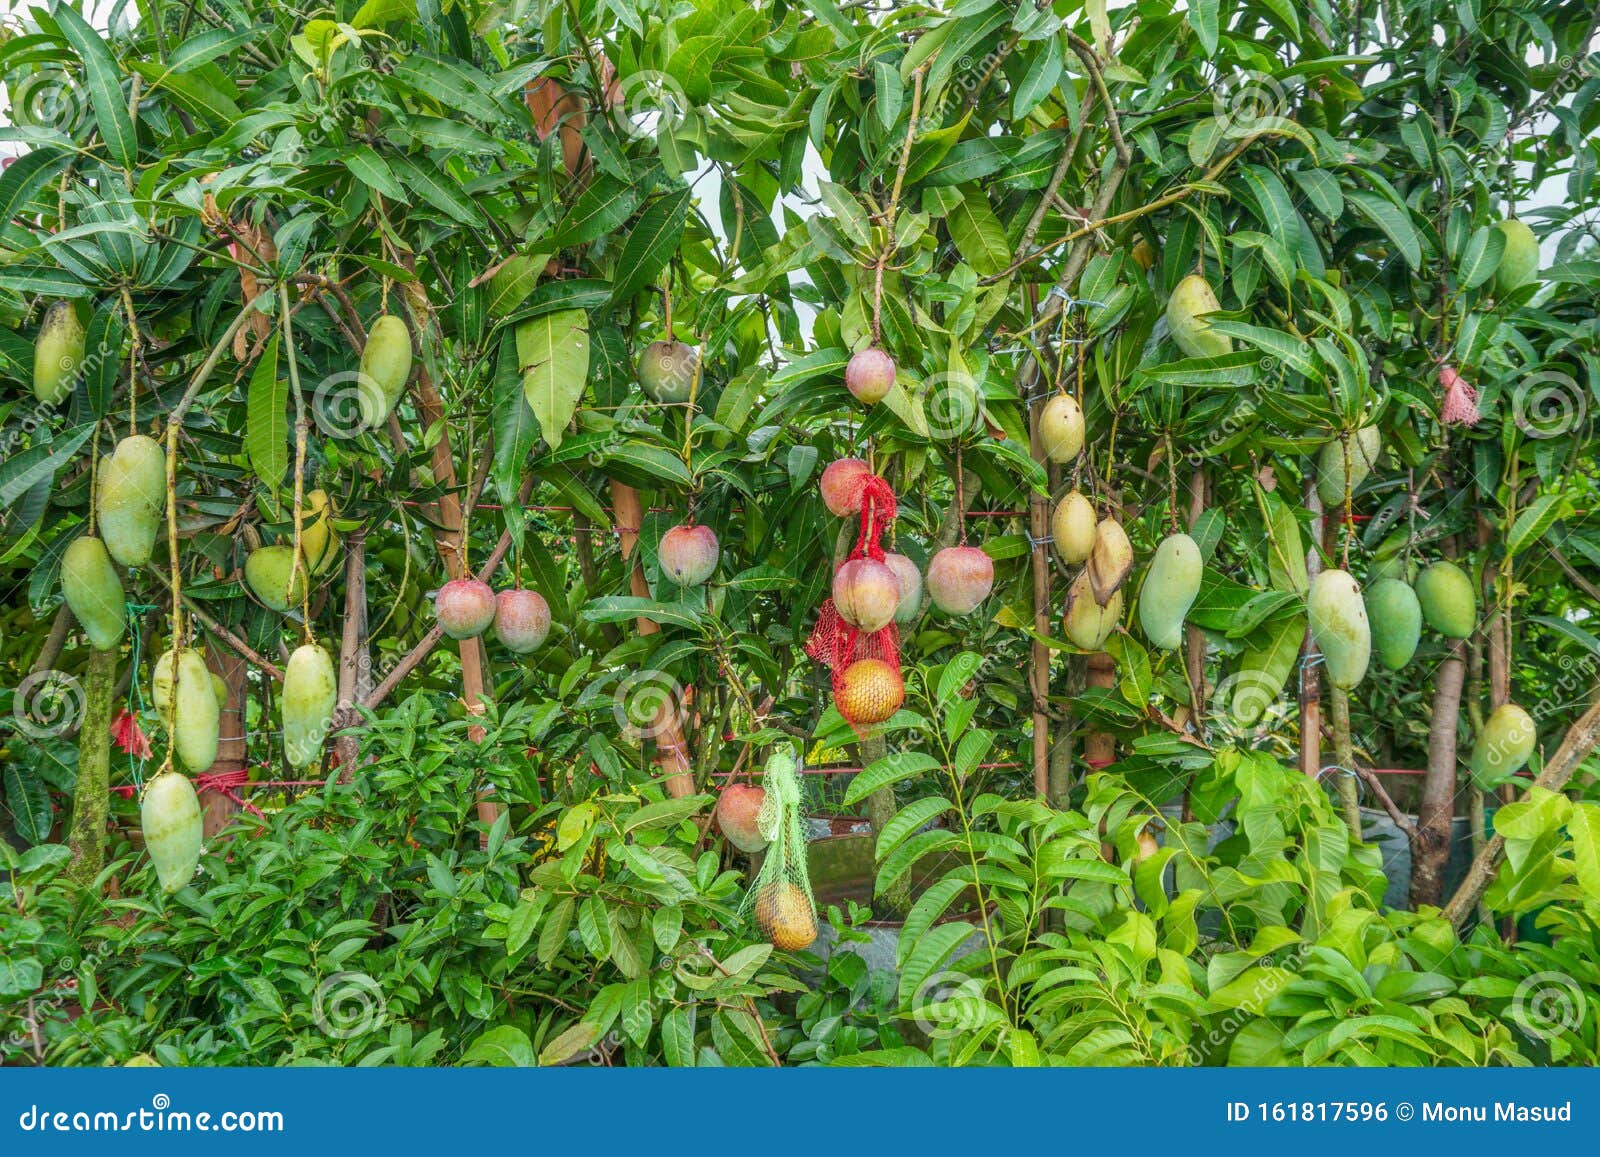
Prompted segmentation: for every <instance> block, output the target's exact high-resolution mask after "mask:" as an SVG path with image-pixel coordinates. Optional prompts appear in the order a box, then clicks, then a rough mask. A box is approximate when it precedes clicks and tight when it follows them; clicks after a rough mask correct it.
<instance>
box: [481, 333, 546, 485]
mask: <svg viewBox="0 0 1600 1157" xmlns="http://www.w3.org/2000/svg"><path fill="white" fill-rule="evenodd" d="M528 324H532V323H531V322H530V323H528ZM492 405H493V412H492V418H493V422H494V484H495V489H496V490H497V491H499V494H500V500H501V502H502V503H506V504H512V503H515V501H516V495H517V490H518V486H519V484H520V482H521V480H522V472H523V471H524V470H526V469H527V466H528V460H529V459H530V458H531V457H532V456H533V452H534V449H535V448H536V447H537V445H538V441H539V428H538V425H537V424H536V419H535V418H534V416H533V410H532V408H531V407H530V406H529V405H528V399H527V395H526V394H525V393H524V391H523V387H522V374H521V372H520V371H519V370H518V368H517V343H516V337H515V335H514V334H507V335H506V336H505V337H504V338H503V339H502V340H501V342H500V356H499V357H498V358H497V359H496V360H495V373H494V397H493V399H492ZM520 513H521V512H520V510H519V511H518V514H520Z"/></svg>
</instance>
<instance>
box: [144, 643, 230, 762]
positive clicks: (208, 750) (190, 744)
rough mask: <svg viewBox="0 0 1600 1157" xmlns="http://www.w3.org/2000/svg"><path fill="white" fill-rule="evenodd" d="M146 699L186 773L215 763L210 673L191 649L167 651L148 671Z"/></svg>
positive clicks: (215, 710)
mask: <svg viewBox="0 0 1600 1157" xmlns="http://www.w3.org/2000/svg"><path fill="white" fill-rule="evenodd" d="M150 682H151V686H150V698H151V701H152V702H153V703H154V704H155V708H156V715H157V716H158V717H159V718H160V720H161V723H162V725H163V726H164V727H165V728H166V729H167V731H168V733H169V734H170V735H171V736H172V749H173V751H174V752H176V753H177V756H178V759H179V760H181V761H182V763H183V765H184V766H185V767H187V768H188V769H189V770H190V771H205V770H207V769H208V768H210V766H211V765H212V764H213V763H215V762H216V759H217V744H218V742H219V739H220V734H221V732H220V727H219V721H220V717H221V708H219V707H218V706H217V692H216V688H215V686H214V685H213V684H212V682H211V670H210V668H208V667H207V666H206V661H205V659H204V657H202V656H201V654H200V652H199V651H197V650H195V649H194V648H193V647H185V648H184V649H183V650H182V651H180V652H178V654H177V660H176V671H174V660H173V652H171V651H167V652H165V653H163V654H162V655H161V657H160V658H158V659H157V660H156V662H155V666H154V668H153V669H152V671H151V680H150Z"/></svg>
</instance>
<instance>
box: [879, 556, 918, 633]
mask: <svg viewBox="0 0 1600 1157" xmlns="http://www.w3.org/2000/svg"><path fill="white" fill-rule="evenodd" d="M883 563H884V565H885V566H887V567H888V568H889V569H890V570H892V571H894V577H895V579H896V580H897V581H898V582H899V583H900V602H899V603H898V604H897V605H896V606H895V609H894V621H895V622H897V623H900V624H902V625H904V624H906V623H909V622H911V621H912V620H913V619H915V618H916V617H917V612H918V611H919V610H921V609H922V572H921V571H920V570H918V569H917V564H916V563H914V562H912V561H911V560H910V559H909V558H907V557H906V556H905V555H903V554H896V553H894V551H892V550H891V551H887V552H885V554H884V556H883Z"/></svg>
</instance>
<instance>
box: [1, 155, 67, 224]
mask: <svg viewBox="0 0 1600 1157" xmlns="http://www.w3.org/2000/svg"><path fill="white" fill-rule="evenodd" d="M71 159H72V154H71V153H69V152H67V151H65V150H64V149H58V148H56V147H54V146H53V145H41V146H40V147H38V148H36V149H34V150H33V151H31V152H27V153H24V154H23V155H22V156H20V157H18V158H17V159H16V160H14V161H13V162H11V164H10V165H9V166H8V167H7V168H6V169H4V170H0V222H4V221H9V220H11V218H13V217H15V216H16V215H17V214H18V212H20V211H21V209H22V207H23V206H24V205H26V204H27V203H28V202H29V201H31V200H33V198H34V196H35V195H36V194H37V193H38V192H39V190H40V189H43V188H44V187H45V185H47V184H49V183H50V181H51V179H52V178H54V177H55V175H56V174H57V173H59V172H60V171H61V169H62V167H63V166H64V165H66V163H67V162H68V161H69V160H71Z"/></svg>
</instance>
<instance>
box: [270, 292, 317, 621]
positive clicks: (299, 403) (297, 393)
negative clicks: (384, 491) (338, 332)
mask: <svg viewBox="0 0 1600 1157" xmlns="http://www.w3.org/2000/svg"><path fill="white" fill-rule="evenodd" d="M278 300H279V302H280V303H281V304H282V307H283V310H282V312H283V349H284V353H285V354H287V355H288V362H289V385H290V388H291V391H292V392H293V394H294V414H295V419H294V557H293V558H292V559H291V560H290V563H289V590H288V592H286V593H289V594H293V592H294V579H295V575H297V574H298V575H299V576H300V626H301V630H302V632H303V634H304V636H305V641H306V642H307V643H311V642H313V641H314V639H315V636H313V635H312V633H311V573H310V571H309V569H308V568H307V567H306V564H305V556H304V551H303V548H302V546H301V522H302V517H303V513H304V510H303V508H304V503H305V489H306V399H305V395H304V394H303V393H302V392H301V390H300V367H299V363H298V359H297V358H296V357H295V352H294V327H293V324H292V323H291V322H290V320H289V315H290V314H291V313H292V312H293V311H292V309H291V307H290V303H289V287H288V286H287V285H284V284H280V285H279V286H278Z"/></svg>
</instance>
